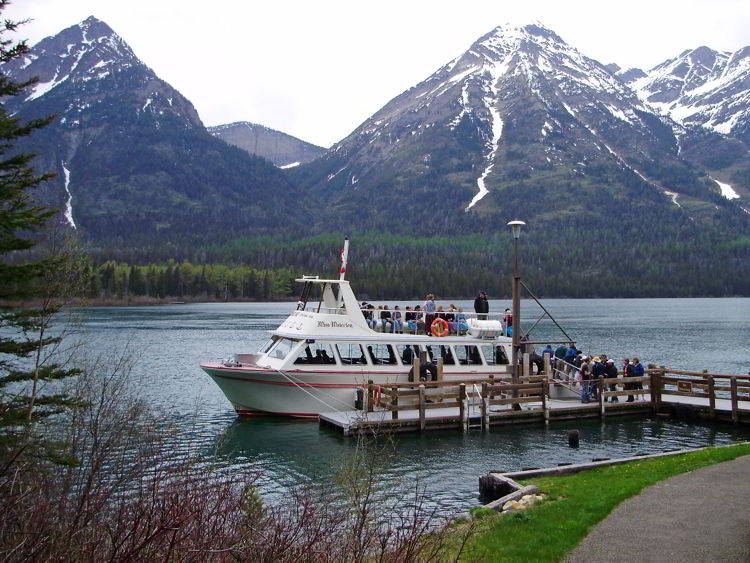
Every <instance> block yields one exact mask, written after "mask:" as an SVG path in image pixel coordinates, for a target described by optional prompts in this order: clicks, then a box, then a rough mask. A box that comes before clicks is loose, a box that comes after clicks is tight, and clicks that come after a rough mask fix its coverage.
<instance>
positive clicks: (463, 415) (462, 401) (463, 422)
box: [458, 383, 469, 432]
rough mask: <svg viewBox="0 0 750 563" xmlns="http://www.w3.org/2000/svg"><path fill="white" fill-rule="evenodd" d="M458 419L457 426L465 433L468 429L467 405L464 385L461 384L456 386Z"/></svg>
mask: <svg viewBox="0 0 750 563" xmlns="http://www.w3.org/2000/svg"><path fill="white" fill-rule="evenodd" d="M458 401H459V407H458V415H459V416H458V419H459V421H460V422H459V425H460V426H461V428H463V431H464V432H466V431H467V430H468V429H469V405H468V401H467V399H466V383H462V384H461V385H459V386H458Z"/></svg>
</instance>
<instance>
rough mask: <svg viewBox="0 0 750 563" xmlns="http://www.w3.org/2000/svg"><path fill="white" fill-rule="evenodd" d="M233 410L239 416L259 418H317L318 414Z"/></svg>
mask: <svg viewBox="0 0 750 563" xmlns="http://www.w3.org/2000/svg"><path fill="white" fill-rule="evenodd" d="M234 412H236V413H237V414H238V415H240V416H246V417H252V418H255V417H257V418H261V417H269V416H292V417H295V418H319V415H318V414H317V413H309V412H265V411H249V410H244V409H234Z"/></svg>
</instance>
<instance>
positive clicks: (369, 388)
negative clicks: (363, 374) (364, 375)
mask: <svg viewBox="0 0 750 563" xmlns="http://www.w3.org/2000/svg"><path fill="white" fill-rule="evenodd" d="M365 410H366V411H367V412H372V411H373V410H374V409H373V405H372V379H368V380H367V408H366V409H365Z"/></svg>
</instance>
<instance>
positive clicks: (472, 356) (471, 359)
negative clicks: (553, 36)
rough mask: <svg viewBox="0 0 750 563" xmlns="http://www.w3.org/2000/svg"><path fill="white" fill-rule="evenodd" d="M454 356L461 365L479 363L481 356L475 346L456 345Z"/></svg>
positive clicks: (480, 362)
mask: <svg viewBox="0 0 750 563" xmlns="http://www.w3.org/2000/svg"><path fill="white" fill-rule="evenodd" d="M456 358H457V359H458V363H459V364H462V365H481V364H482V357H481V356H480V355H479V349H478V348H477V347H476V346H456Z"/></svg>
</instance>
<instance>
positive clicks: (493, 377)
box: [490, 373, 495, 399]
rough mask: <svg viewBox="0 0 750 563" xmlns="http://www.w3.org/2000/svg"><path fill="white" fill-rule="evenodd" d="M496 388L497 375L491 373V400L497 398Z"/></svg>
mask: <svg viewBox="0 0 750 563" xmlns="http://www.w3.org/2000/svg"><path fill="white" fill-rule="evenodd" d="M494 388H495V374H494V373H491V374H490V399H494V398H495V392H494V391H493V389H494Z"/></svg>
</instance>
